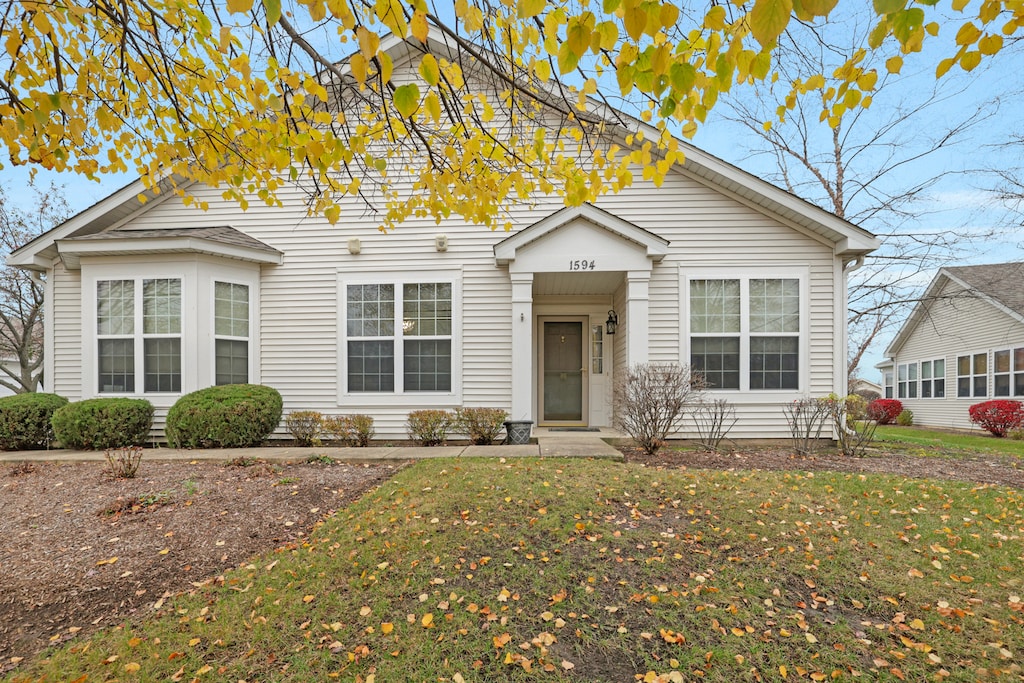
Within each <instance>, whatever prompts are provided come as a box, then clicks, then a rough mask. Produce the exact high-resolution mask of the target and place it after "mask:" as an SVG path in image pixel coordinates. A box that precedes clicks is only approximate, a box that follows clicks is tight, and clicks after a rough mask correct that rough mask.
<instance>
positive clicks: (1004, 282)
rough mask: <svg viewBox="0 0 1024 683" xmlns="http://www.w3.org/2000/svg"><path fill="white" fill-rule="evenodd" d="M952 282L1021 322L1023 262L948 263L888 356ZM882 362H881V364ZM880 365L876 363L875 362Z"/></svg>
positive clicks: (898, 335)
mask: <svg viewBox="0 0 1024 683" xmlns="http://www.w3.org/2000/svg"><path fill="white" fill-rule="evenodd" d="M947 281H949V282H954V283H956V284H958V285H960V286H961V287H963V288H964V289H966V290H968V291H969V292H970V293H971V294H972V295H973V296H974V297H975V298H977V299H979V300H981V301H984V302H986V303H988V304H990V305H992V306H995V307H996V308H998V309H999V310H1001V311H1003V312H1004V313H1006V314H1007V315H1009V316H1010V317H1012V318H1015V319H1016V320H1019V321H1020V322H1022V323H1024V262H1013V263H991V264H986V265H980V266H949V267H946V268H941V269H940V270H939V272H938V273H936V274H935V277H934V278H932V281H931V282H930V283H929V284H928V287H927V288H926V289H925V290H924V294H922V295H921V299H920V300H919V301H918V302H917V304H916V305H915V306H914V310H912V311H911V312H910V315H909V316H907V319H906V321H904V323H903V326H902V327H901V328H900V330H899V332H897V333H896V336H895V337H893V339H892V341H891V342H889V346H888V347H886V349H885V355H886V356H889V357H890V358H891V357H892V356H894V355H895V354H896V352H897V351H899V349H900V347H901V346H903V344H904V342H906V340H907V338H908V337H909V336H910V333H911V332H913V331H914V329H915V328H916V327H917V325H918V323H920V322H921V320H923V319H924V317H925V315H926V314H927V308H928V304H929V302H930V301H932V300H933V299H934V298H935V296H936V294H937V293H938V292H939V291H941V290H942V287H943V286H944V285H945V283H946V282H947ZM880 365H881V364H880ZM875 367H879V366H877V365H876V366H875Z"/></svg>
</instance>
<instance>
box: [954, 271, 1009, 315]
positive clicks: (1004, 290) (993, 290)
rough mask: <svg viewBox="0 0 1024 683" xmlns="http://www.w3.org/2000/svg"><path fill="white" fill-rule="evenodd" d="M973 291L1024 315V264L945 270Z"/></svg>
mask: <svg viewBox="0 0 1024 683" xmlns="http://www.w3.org/2000/svg"><path fill="white" fill-rule="evenodd" d="M943 270H945V271H946V272H947V273H949V274H950V275H952V276H953V277H955V278H957V279H958V280H962V281H963V282H964V283H965V284H967V285H968V286H969V287H971V288H972V289H974V290H976V291H977V292H979V293H981V294H984V295H985V296H987V297H989V298H991V299H993V300H995V301H997V302H999V303H1001V304H1002V305H1003V306H1006V307H1007V308H1009V309H1010V310H1011V311H1013V312H1014V313H1017V314H1018V315H1024V262H1016V263H992V264H988V265H983V266H951V267H949V268H943Z"/></svg>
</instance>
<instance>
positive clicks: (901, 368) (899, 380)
mask: <svg viewBox="0 0 1024 683" xmlns="http://www.w3.org/2000/svg"><path fill="white" fill-rule="evenodd" d="M896 391H897V394H896V395H897V397H898V398H917V363H901V364H900V365H898V366H897V367H896Z"/></svg>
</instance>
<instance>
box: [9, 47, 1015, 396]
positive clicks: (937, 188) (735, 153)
mask: <svg viewBox="0 0 1024 683" xmlns="http://www.w3.org/2000/svg"><path fill="white" fill-rule="evenodd" d="M952 33H953V32H952V31H950V30H949V29H948V28H946V29H945V30H944V33H943V35H944V37H946V38H947V39H948V36H950V35H952ZM943 50H948V40H947V43H946V44H942V43H939V42H936V43H934V44H933V49H932V50H931V51H930V52H928V53H925V54H923V55H918V56H913V55H912V56H909V57H908V58H907V63H906V66H905V68H904V72H903V76H901V78H900V83H899V84H898V86H897V87H896V88H895V91H896V92H897V95H896V100H890V101H888V102H887V101H884V100H883V101H877V102H876V104H875V105H874V108H875V109H876V111H877V112H878V115H879V116H883V115H884V114H885V112H886V108H887V107H898V106H900V105H901V104H904V103H912V102H913V101H914V98H915V97H916V96H917V95H920V94H921V93H923V92H925V91H927V90H930V89H931V88H933V87H934V85H935V78H934V64H935V63H936V61H937V59H938V55H939V54H940V53H942V52H943ZM946 54H948V52H947V53H946ZM1022 70H1024V51H1022V50H1021V49H1017V50H1016V52H1014V51H1012V50H1011V49H1007V50H1004V52H1003V53H1000V54H999V55H997V57H996V58H995V59H994V60H993V62H992V67H989V68H979V69H977V70H976V72H975V73H972V74H960V73H955V72H954V73H953V74H952V76H951V77H950V78H948V79H946V81H944V82H943V83H942V87H946V86H947V84H948V86H949V87H954V86H955V87H957V88H960V87H962V88H963V92H962V93H961V94H960V95H958V96H957V97H956V98H953V99H951V100H949V101H946V102H944V103H942V104H941V105H938V106H934V107H932V108H930V109H929V110H928V111H927V112H925V113H924V114H916V115H915V117H914V119H913V121H912V127H911V129H912V130H913V129H916V130H917V131H920V132H921V133H922V134H924V133H926V132H931V131H938V130H941V129H942V128H943V126H947V125H948V123H949V122H950V121H954V120H956V119H957V118H958V117H962V116H963V115H964V113H965V112H968V111H970V110H972V108H973V107H976V106H978V105H980V104H982V103H985V102H990V101H991V100H992V98H993V97H994V96H995V95H997V94H999V95H1001V96H1002V98H1003V101H1001V102H1000V103H999V106H998V108H997V110H996V112H995V113H994V114H993V115H992V116H991V118H989V119H988V120H986V121H985V122H984V124H983V125H981V126H978V127H977V128H976V129H975V130H974V131H973V132H972V133H971V135H970V136H969V137H968V138H967V139H965V141H964V143H963V144H961V145H959V146H956V147H954V148H951V149H949V150H948V151H943V152H940V153H937V154H935V155H931V156H929V157H927V158H926V159H924V160H922V161H921V162H919V163H916V164H909V165H907V166H906V167H904V168H902V169H901V170H900V171H899V172H898V173H896V174H893V176H891V177H889V178H888V179H887V181H886V182H887V183H890V184H893V185H896V186H898V185H899V184H901V183H903V184H907V185H912V184H914V183H916V182H918V181H919V180H920V179H922V178H926V177H930V176H931V175H935V174H939V173H942V172H946V171H954V172H955V171H958V170H964V169H973V168H980V167H984V166H989V167H999V166H1005V165H1008V164H1013V163H1020V158H1021V157H1022V156H1024V155H1022V154H1021V152H1020V150H1019V148H1018V150H1017V151H1016V153H1011V154H1007V153H1006V152H1005V151H1000V150H999V149H998V148H997V147H995V145H996V144H997V143H999V142H1001V141H1002V140H1004V139H1005V138H1006V137H1007V135H1008V134H1010V133H1014V132H1016V133H1018V134H1019V132H1020V120H1021V119H1020V114H1019V112H1020V111H1021V109H1022V105H1024V97H1022V94H1021V92H1020V90H1021V89H1024V79H1019V78H1017V79H1014V78H1008V77H1007V74H1020V73H1021V72H1022ZM1014 89H1016V90H1017V91H1016V92H1014V91H1013V90H1014ZM738 92H740V93H741V96H743V95H742V93H743V92H744V91H742V90H739V91H738ZM724 111H725V109H724V107H722V106H721V105H720V106H719V107H718V108H716V110H715V111H713V112H712V114H711V116H710V118H709V121H708V122H707V123H706V124H705V125H703V126H702V127H701V128H700V129H699V132H698V134H697V136H696V138H695V139H694V141H693V142H694V143H695V144H696V145H697V146H698V147H701V148H703V149H705V150H707V151H708V152H710V153H712V154H715V155H716V156H719V157H721V158H722V159H724V160H726V161H728V162H730V163H733V164H735V165H737V166H739V167H741V168H743V169H744V170H746V171H748V172H751V173H753V174H755V175H758V176H761V177H764V178H766V179H772V178H773V174H775V173H776V170H777V169H776V166H775V164H774V162H773V159H772V157H771V156H770V155H762V154H757V153H756V152H757V149H758V145H757V143H756V140H755V139H754V138H753V136H752V135H751V134H750V133H748V132H745V131H744V130H743V129H742V128H740V127H738V126H737V125H736V124H734V123H731V122H729V121H727V120H725V117H724ZM868 125H870V119H869V121H868ZM823 130H824V124H823ZM914 144H915V139H914V136H910V137H908V138H907V139H906V140H905V141H904V144H903V145H902V146H901V148H900V149H898V150H896V153H900V154H908V153H910V154H912V152H913V146H914ZM762 147H763V145H762ZM28 177H29V176H28V170H27V169H26V168H24V167H14V168H12V167H10V166H9V165H6V167H5V168H3V169H2V170H0V184H2V186H3V187H4V189H5V190H6V191H7V193H8V196H9V197H10V198H11V199H13V200H14V201H17V200H18V196H19V188H20V187H23V186H24V185H25V184H26V183H27V182H28ZM134 177H135V176H133V175H118V176H107V177H104V178H103V179H102V181H101V182H93V181H89V180H87V179H85V178H82V177H78V176H74V175H58V174H54V173H49V172H46V171H44V170H39V171H38V172H37V176H36V182H37V185H39V186H40V187H45V186H46V185H48V184H49V182H50V181H51V180H52V181H54V182H56V183H57V184H58V185H63V186H64V188H65V190H66V199H67V201H68V203H69V205H70V206H71V208H72V210H74V211H80V210H83V209H85V208H87V207H88V206H90V205H92V204H94V203H95V202H97V201H99V200H101V199H103V198H104V197H106V196H107V195H109V194H110V193H111V192H113V191H115V190H117V189H119V188H120V187H122V186H124V185H125V184H127V183H129V182H131V181H132V180H133V179H134ZM994 184H995V180H994V179H993V178H992V177H991V176H988V175H985V174H980V173H976V172H970V173H963V174H955V175H950V176H948V177H946V178H945V179H943V180H942V181H940V182H938V183H936V184H935V185H934V186H933V187H930V188H929V189H928V190H927V191H926V192H924V193H923V194H922V196H920V197H919V199H918V200H917V201H916V202H915V203H914V204H913V206H912V213H913V214H914V215H915V217H916V218H913V219H910V220H907V221H905V222H904V223H903V224H902V225H901V231H903V232H907V233H914V232H915V231H916V232H919V233H921V234H925V233H934V232H943V231H947V230H956V231H957V232H958V233H959V234H961V235H964V236H965V237H963V238H961V239H959V240H958V244H957V250H956V256H957V262H958V263H962V264H967V263H994V262H1004V261H1013V260H1024V236H1022V234H1021V228H1020V221H1021V219H1022V218H1024V216H1021V214H1020V213H1017V214H1014V213H1012V212H1008V211H1007V210H1006V207H1005V206H1003V205H1001V204H999V203H998V202H995V201H993V199H992V196H991V194H989V193H988V192H987V188H991V187H992V186H993V185H994ZM809 199H812V200H814V199H815V198H814V197H809ZM864 227H865V228H867V229H869V230H872V229H874V226H873V225H872V223H871V221H867V222H865V224H864ZM991 230H995V231H996V232H997V233H998V234H997V236H995V237H987V238H986V239H984V240H980V239H970V235H972V234H984V233H988V232H989V231H991ZM904 269H909V272H908V273H906V275H907V276H908V277H909V281H910V282H912V283H916V284H918V285H919V286H920V287H921V288H923V287H924V286H925V285H926V284H927V283H928V281H929V280H930V279H931V277H932V276H933V274H934V272H935V269H934V268H925V269H923V270H921V269H920V267H919V265H918V264H917V263H913V264H909V265H905V266H904ZM892 332H894V330H893V331H892ZM891 334H892V333H889V334H887V335H885V336H884V337H883V338H880V339H879V340H878V341H877V342H876V343H875V344H874V346H873V347H872V349H871V351H870V352H869V353H868V355H867V356H866V357H865V359H864V361H863V363H862V365H861V376H863V377H866V378H868V379H875V378H876V374H877V373H876V371H875V370H874V369H873V366H874V364H875V363H877V362H878V361H879V360H881V357H882V352H883V351H884V348H885V345H886V343H887V342H888V340H889V338H891Z"/></svg>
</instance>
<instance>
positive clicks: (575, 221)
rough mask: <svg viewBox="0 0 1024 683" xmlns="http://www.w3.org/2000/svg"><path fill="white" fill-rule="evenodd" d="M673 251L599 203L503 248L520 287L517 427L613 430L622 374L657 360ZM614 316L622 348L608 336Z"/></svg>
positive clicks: (515, 341)
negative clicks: (617, 379) (663, 291)
mask: <svg viewBox="0 0 1024 683" xmlns="http://www.w3.org/2000/svg"><path fill="white" fill-rule="evenodd" d="M668 247H669V242H668V241H667V240H665V239H662V238H661V237H659V236H657V235H655V234H654V233H651V232H649V231H647V230H644V229H642V228H640V227H638V226H636V225H634V224H633V223H630V222H629V221H625V220H622V219H621V218H619V217H618V216H615V215H614V214H611V213H609V212H607V211H604V210H602V209H599V208H597V207H595V206H593V205H590V204H585V205H583V206H579V207H567V208H564V209H561V210H559V211H557V212H555V213H553V214H551V215H550V216H548V217H546V218H544V219H542V220H541V221H538V222H537V223H534V224H533V225H531V226H530V227H528V228H526V229H524V230H521V231H520V232H518V233H516V234H515V235H513V236H511V237H509V238H507V239H505V240H503V241H501V242H499V243H498V244H496V245H495V246H494V256H495V262H496V264H497V265H498V266H505V267H507V268H508V272H509V279H510V281H511V284H512V397H511V398H512V402H511V403H512V405H511V407H512V410H511V414H512V417H513V418H514V419H517V420H524V419H525V420H533V421H534V422H535V423H537V424H540V425H560V424H564V425H579V426H608V425H610V424H611V417H612V416H611V411H610V410H607V409H606V408H607V406H610V402H611V393H610V392H611V387H612V382H613V376H612V375H613V372H614V368H615V367H616V366H618V367H628V366H630V365H632V364H634V363H644V362H647V360H648V329H649V285H650V280H651V273H652V271H653V269H654V267H655V264H656V263H658V262H660V261H661V260H662V259H663V258H664V257H665V255H666V254H667V253H668ZM616 303H618V304H619V306H620V307H621V308H622V310H616ZM612 310H616V315H617V316H618V318H619V327H618V335H621V336H620V337H619V338H618V339H617V340H612V339H610V338H606V337H604V335H603V334H602V333H601V330H602V329H603V325H604V321H605V316H606V315H608V313H609V312H610V311H612ZM613 341H614V342H615V343H612V342H613ZM567 342H568V347H569V348H568V349H563V348H562V347H565V346H566V343H567ZM613 354H621V355H620V356H619V357H618V358H615V359H613ZM577 365H578V366H579V367H578V368H577V367H576V366H577ZM577 395H578V401H577V399H576V396H577Z"/></svg>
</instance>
